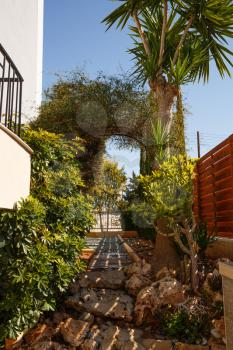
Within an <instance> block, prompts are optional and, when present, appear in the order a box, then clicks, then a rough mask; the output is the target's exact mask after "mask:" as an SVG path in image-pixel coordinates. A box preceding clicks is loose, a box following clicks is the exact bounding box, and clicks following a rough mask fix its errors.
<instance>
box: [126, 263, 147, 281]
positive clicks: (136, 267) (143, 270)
mask: <svg viewBox="0 0 233 350" xmlns="http://www.w3.org/2000/svg"><path fill="white" fill-rule="evenodd" d="M125 273H126V275H127V276H128V277H131V276H132V275H135V274H136V275H143V276H147V275H149V274H150V273H151V264H149V263H147V262H146V261H145V260H141V261H140V262H135V263H133V264H131V265H129V266H127V267H126V268H125Z"/></svg>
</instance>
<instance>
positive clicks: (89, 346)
mask: <svg viewBox="0 0 233 350" xmlns="http://www.w3.org/2000/svg"><path fill="white" fill-rule="evenodd" d="M98 347H99V346H98V342H97V341H96V340H94V339H86V340H85V341H84V343H83V344H82V345H81V347H80V349H81V350H97V349H98Z"/></svg>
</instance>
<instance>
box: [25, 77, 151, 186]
mask: <svg viewBox="0 0 233 350" xmlns="http://www.w3.org/2000/svg"><path fill="white" fill-rule="evenodd" d="M155 118H156V112H155V108H154V107H153V105H152V104H151V102H150V96H149V94H148V92H146V91H145V90H143V89H142V88H139V87H138V86H137V85H136V84H135V82H134V81H132V80H131V79H129V78H128V77H119V78H118V77H106V76H105V75H103V74H100V75H99V76H98V77H97V78H96V79H94V80H91V79H89V78H87V77H86V75H84V74H83V73H80V72H73V73H72V74H71V75H70V76H69V77H67V78H62V79H60V80H58V81H57V82H56V83H55V84H54V85H53V86H52V87H51V88H49V89H48V90H47V91H46V92H45V101H44V102H43V104H42V106H41V108H40V111H39V115H38V117H37V119H36V120H34V121H33V122H31V126H32V127H33V128H43V129H45V130H48V131H50V132H55V133H61V134H64V135H65V137H67V138H74V137H76V136H78V137H81V138H82V139H83V140H84V146H85V147H84V149H85V151H84V152H83V153H82V154H81V155H79V160H80V163H81V167H82V172H83V177H84V179H85V180H86V183H87V184H88V185H89V186H90V187H91V186H92V185H94V184H95V183H96V182H98V178H99V174H100V171H101V166H102V160H103V155H104V153H105V144H106V140H107V139H109V138H110V137H113V136H114V137H115V140H116V142H117V144H118V145H119V146H120V147H136V148H140V151H141V161H140V166H141V169H140V171H141V172H142V173H144V172H148V169H149V166H148V162H150V161H151V158H152V157H153V152H154V149H153V142H154V140H153V139H152V138H151V137H148V134H151V133H148V129H150V128H151V120H153V119H155ZM125 140H127V141H125Z"/></svg>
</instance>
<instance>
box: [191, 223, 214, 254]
mask: <svg viewBox="0 0 233 350" xmlns="http://www.w3.org/2000/svg"><path fill="white" fill-rule="evenodd" d="M195 239H196V242H197V245H198V248H199V253H200V254H201V255H204V254H205V251H206V249H207V248H208V247H209V246H211V244H213V242H214V241H215V240H216V237H214V236H213V235H209V232H208V230H207V224H206V223H200V224H199V225H198V226H197V228H196V231H195Z"/></svg>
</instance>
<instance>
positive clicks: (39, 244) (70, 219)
mask: <svg viewBox="0 0 233 350" xmlns="http://www.w3.org/2000/svg"><path fill="white" fill-rule="evenodd" d="M23 138H24V140H25V141H26V142H27V143H28V144H29V146H31V147H32V148H33V150H34V155H33V158H32V190H31V194H32V195H31V196H30V197H29V198H28V199H26V200H23V201H22V202H20V203H18V204H17V207H16V208H15V210H12V211H6V210H2V211H0V266H1V270H0V342H1V341H4V339H5V338H6V337H8V338H9V337H10V338H16V337H17V335H18V334H20V333H21V332H22V331H24V330H25V329H27V328H29V327H31V326H32V325H33V324H35V322H37V320H38V318H39V316H40V315H41V314H42V313H43V312H44V311H48V310H54V309H55V306H56V301H57V300H58V298H60V296H61V294H62V293H63V292H65V291H66V289H67V287H68V285H69V284H70V282H71V281H72V279H73V278H74V277H75V276H76V275H77V273H78V272H79V271H81V270H82V269H83V268H84V264H83V262H82V261H80V259H78V256H79V254H80V251H81V249H82V248H83V247H84V240H83V238H82V237H83V236H84V235H85V234H86V233H87V232H88V231H89V230H90V227H91V226H92V224H93V217H92V215H91V210H92V205H91V201H90V198H89V197H88V196H86V195H85V194H84V193H83V191H82V189H83V188H84V184H83V182H82V180H81V176H80V170H79V164H78V162H77V152H79V151H80V142H79V140H74V141H69V142H67V141H65V140H64V139H63V138H62V136H61V135H54V134H50V133H48V132H45V131H42V130H40V131H38V132H37V131H32V130H29V129H28V130H25V131H24V133H23Z"/></svg>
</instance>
